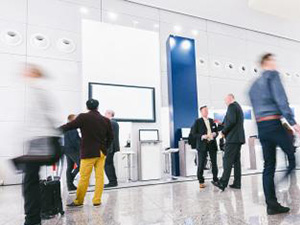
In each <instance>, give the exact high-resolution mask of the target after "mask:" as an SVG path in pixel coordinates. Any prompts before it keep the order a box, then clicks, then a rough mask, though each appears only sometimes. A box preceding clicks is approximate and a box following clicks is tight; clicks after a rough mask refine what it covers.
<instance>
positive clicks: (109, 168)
mask: <svg viewBox="0 0 300 225" xmlns="http://www.w3.org/2000/svg"><path fill="white" fill-rule="evenodd" d="M105 117H106V118H108V119H110V122H111V126H112V130H113V134H114V139H113V142H112V143H111V145H110V147H109V148H108V149H107V155H106V161H105V173H106V176H107V178H108V180H109V183H108V184H105V185H104V188H110V187H117V186H118V178H117V175H116V170H115V166H114V155H115V153H116V152H118V151H120V141H119V124H118V122H117V121H115V120H114V117H115V112H114V111H113V110H106V112H105Z"/></svg>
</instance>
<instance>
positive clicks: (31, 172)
mask: <svg viewBox="0 0 300 225" xmlns="http://www.w3.org/2000/svg"><path fill="white" fill-rule="evenodd" d="M39 171H40V166H39V165H38V164H27V165H26V169H25V176H24V182H23V195H24V210H25V225H32V224H38V223H40V222H41V196H40V186H39V182H40V177H39Z"/></svg>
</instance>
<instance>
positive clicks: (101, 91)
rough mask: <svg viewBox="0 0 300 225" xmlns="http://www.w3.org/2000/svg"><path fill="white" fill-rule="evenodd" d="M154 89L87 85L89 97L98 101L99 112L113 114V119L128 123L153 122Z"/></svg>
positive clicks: (96, 84)
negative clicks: (109, 111) (111, 112)
mask: <svg viewBox="0 0 300 225" xmlns="http://www.w3.org/2000/svg"><path fill="white" fill-rule="evenodd" d="M154 92H155V91H154V88H150V87H137V86H125V85H114V84H100V83H90V84H89V97H90V98H93V99H97V100H98V101H99V111H100V112H101V113H102V114H104V113H105V111H106V110H113V111H114V112H115V119H116V120H118V121H128V122H155V93H154Z"/></svg>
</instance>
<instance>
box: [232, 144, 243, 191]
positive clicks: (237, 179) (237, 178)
mask: <svg viewBox="0 0 300 225" xmlns="http://www.w3.org/2000/svg"><path fill="white" fill-rule="evenodd" d="M241 147H242V146H241V145H240V149H237V153H236V156H235V160H234V164H233V165H234V181H233V184H234V185H236V186H241V179H242V168H241Z"/></svg>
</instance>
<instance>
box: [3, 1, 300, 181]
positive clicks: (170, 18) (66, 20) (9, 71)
mask: <svg viewBox="0 0 300 225" xmlns="http://www.w3.org/2000/svg"><path fill="white" fill-rule="evenodd" d="M238 6H239V5H237V7H238ZM210 10H211V9H210ZM239 10H243V7H241V8H240V9H239ZM83 18H85V19H93V20H96V21H103V22H106V23H113V24H118V25H123V26H127V27H131V28H137V29H142V30H149V31H155V32H157V34H158V35H159V41H160V55H161V57H160V78H161V88H160V90H161V96H157V97H158V98H159V97H161V109H162V112H163V113H162V116H161V121H162V131H163V132H162V134H161V136H162V139H163V141H164V146H168V145H169V131H168V127H169V126H168V121H169V118H168V113H167V112H168V90H167V60H166V48H165V47H166V40H167V38H168V36H169V35H170V34H177V35H181V36H185V37H189V38H195V40H196V48H197V49H196V53H197V54H196V56H197V75H198V89H199V104H202V103H203V102H205V103H207V104H209V105H210V106H211V107H214V108H215V109H224V108H225V106H224V103H223V98H224V95H225V94H227V93H228V92H233V93H235V94H236V96H237V100H238V101H239V102H240V103H241V104H243V105H249V103H248V101H247V98H246V94H245V93H246V91H245V89H244V88H246V87H248V83H249V81H250V80H251V79H252V78H253V77H255V75H254V73H253V68H254V67H256V61H257V57H258V55H260V54H261V53H262V52H265V51H271V52H274V53H275V54H277V55H278V59H279V61H280V70H281V71H282V72H283V74H284V78H283V80H284V82H285V85H286V87H287V92H288V96H289V98H290V102H291V104H293V105H300V98H299V85H300V78H299V77H298V76H296V75H297V74H300V64H299V63H298V59H299V58H300V43H299V40H298V39H297V38H295V41H293V40H289V39H285V38H281V37H279V36H277V37H275V36H272V35H268V34H262V33H258V32H255V31H251V30H249V29H243V28H237V27H233V26H228V25H226V24H224V23H218V22H213V20H215V19H214V18H213V17H210V18H209V19H210V20H206V19H205V17H203V18H197V17H192V16H188V15H182V14H179V13H173V12H170V11H166V10H163V9H159V8H152V7H148V6H142V5H138V4H134V3H130V2H127V1H124V0H82V1H79V0H51V1H50V0H22V1H20V0H1V1H0V33H1V39H0V102H1V107H0V140H1V147H2V148H1V150H0V181H1V182H0V183H2V181H4V183H5V184H14V183H19V182H20V181H21V177H20V176H16V175H15V174H14V173H13V171H12V170H11V168H10V167H9V164H8V161H7V160H8V159H10V158H11V157H14V156H18V155H19V154H20V153H21V152H22V151H23V149H22V144H21V141H20V142H18V141H17V140H16V133H21V135H20V136H22V131H21V132H20V129H19V127H21V126H22V125H23V124H24V121H25V117H24V115H25V111H26V107H27V102H28V100H27V99H26V98H27V97H26V87H24V85H23V83H21V82H19V81H17V79H16V77H18V76H19V75H20V69H19V68H20V67H19V65H20V63H22V62H26V61H28V62H33V63H37V64H40V65H42V66H43V67H45V68H46V71H47V73H48V75H49V76H51V77H52V79H53V81H55V83H56V84H55V85H51V86H50V87H49V89H51V90H52V92H53V93H54V95H55V96H58V99H57V102H58V104H59V105H60V108H61V113H60V115H59V117H60V121H61V122H63V121H65V120H66V116H67V115H68V114H69V113H79V112H80V111H82V110H84V109H83V108H82V106H83V104H82V102H83V101H84V100H85V99H82V84H81V80H82V72H81V64H82V57H81V20H82V19H83ZM260 18H261V17H260V16H259V15H258V16H257V17H256V20H257V21H259V20H260ZM269 20H272V17H270V18H269ZM274 20H275V21H276V20H277V19H274ZM223 22H224V21H223ZM273 22H274V21H273ZM273 22H272V23H273ZM276 24H277V23H276ZM175 26H176V27H175ZM287 27H288V26H287ZM269 28H270V29H271V30H273V31H276V30H277V29H278V25H270V27H269ZM7 31H16V32H17V34H18V35H20V37H21V41H19V42H18V43H17V44H7V43H5V42H4V40H5V38H4V39H3V35H4V37H5V33H7ZM196 31H197V32H196ZM265 32H267V31H265ZM36 34H42V35H43V36H45V39H46V40H48V41H49V44H48V45H47V48H39V47H37V46H35V45H34V44H33V41H32V39H33V40H34V37H35V36H36ZM279 35H280V34H279ZM62 39H68V40H69V41H71V42H72V43H73V44H74V45H75V48H74V49H73V50H71V51H66V50H64V49H62V48H61V47H59V46H61V45H60V44H58V43H61V41H62ZM200 59H204V62H205V63H204V65H203V64H201V63H200ZM215 61H219V62H220V67H215V66H213V65H214V63H215ZM227 63H232V64H233V65H234V69H233V70H227V69H225V65H226V64H227ZM241 65H245V66H246V72H245V73H240V72H239V70H238V68H239V67H240V66H241ZM287 73H288V74H290V76H288V75H287ZM158 108H159V106H158ZM18 140H22V137H20V139H18ZM20 145H21V146H20Z"/></svg>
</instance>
